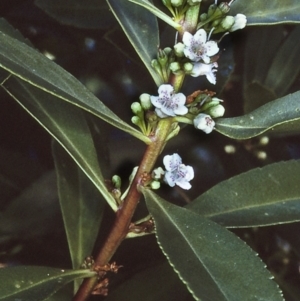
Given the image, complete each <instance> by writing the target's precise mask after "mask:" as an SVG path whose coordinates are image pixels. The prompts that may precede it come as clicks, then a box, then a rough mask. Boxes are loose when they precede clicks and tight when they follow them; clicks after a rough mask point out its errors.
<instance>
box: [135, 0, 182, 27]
mask: <svg viewBox="0 0 300 301" xmlns="http://www.w3.org/2000/svg"><path fill="white" fill-rule="evenodd" d="M129 1H130V2H133V3H135V4H138V5H140V6H142V7H144V8H146V9H147V10H149V11H150V12H151V13H152V14H153V15H155V16H156V17H158V18H160V19H161V20H163V21H164V22H166V23H167V24H169V25H170V26H172V27H174V28H175V29H180V28H181V25H180V24H179V23H177V22H175V21H173V19H172V18H171V17H170V16H168V15H166V14H165V13H164V12H162V11H161V10H160V9H158V8H157V7H156V6H154V5H153V4H152V2H150V1H149V0H129Z"/></svg>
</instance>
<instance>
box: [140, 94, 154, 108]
mask: <svg viewBox="0 0 300 301" xmlns="http://www.w3.org/2000/svg"><path fill="white" fill-rule="evenodd" d="M140 102H141V106H142V108H143V109H144V110H145V111H146V110H149V109H151V108H152V103H151V99H150V94H148V93H143V94H141V95H140Z"/></svg>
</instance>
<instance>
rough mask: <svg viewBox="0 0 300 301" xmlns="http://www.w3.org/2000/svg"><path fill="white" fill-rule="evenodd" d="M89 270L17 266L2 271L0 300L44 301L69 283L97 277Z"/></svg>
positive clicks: (0, 274)
mask: <svg viewBox="0 0 300 301" xmlns="http://www.w3.org/2000/svg"><path fill="white" fill-rule="evenodd" d="M95 275H96V273H95V272H91V271H89V270H61V269H55V268H48V267H35V266H17V267H8V268H2V269H0V282H1V290H0V300H3V301H16V300H22V301H33V300H35V301H43V300H46V299H47V298H48V297H50V296H51V295H52V294H54V293H55V292H56V291H58V290H59V289H60V288H62V287H63V286H64V285H66V284H67V283H69V282H71V281H73V280H75V279H79V278H89V277H93V276H95Z"/></svg>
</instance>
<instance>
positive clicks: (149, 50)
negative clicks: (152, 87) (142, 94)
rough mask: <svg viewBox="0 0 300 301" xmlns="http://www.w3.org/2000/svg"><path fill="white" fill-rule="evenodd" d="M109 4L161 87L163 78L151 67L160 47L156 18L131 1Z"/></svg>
mask: <svg viewBox="0 0 300 301" xmlns="http://www.w3.org/2000/svg"><path fill="white" fill-rule="evenodd" d="M107 2H108V4H109V6H110V8H111V10H112V12H113V14H114V15H115V17H116V19H117V20H118V22H119V23H120V25H121V27H122V29H123V31H124V32H125V34H126V36H127V38H128V40H129V41H130V43H131V44H132V46H133V47H134V49H135V51H136V52H137V54H138V55H139V56H140V58H141V60H142V62H143V63H144V64H145V66H146V68H147V69H148V71H149V73H150V74H151V76H152V78H153V80H154V82H155V83H156V85H157V86H160V85H161V84H162V82H161V78H160V77H159V76H158V74H157V73H156V72H155V71H154V69H153V68H152V66H151V61H152V60H153V59H155V58H156V56H157V47H158V46H159V35H158V32H159V31H158V24H157V19H156V17H155V16H154V15H152V14H151V13H149V12H148V11H147V10H145V9H144V8H142V7H140V6H138V5H136V4H133V3H130V2H129V1H119V0H108V1H107Z"/></svg>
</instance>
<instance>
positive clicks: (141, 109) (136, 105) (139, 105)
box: [131, 102, 143, 115]
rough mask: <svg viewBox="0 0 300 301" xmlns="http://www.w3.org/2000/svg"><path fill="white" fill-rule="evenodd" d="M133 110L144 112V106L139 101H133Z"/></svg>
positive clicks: (137, 112) (138, 112) (137, 113)
mask: <svg viewBox="0 0 300 301" xmlns="http://www.w3.org/2000/svg"><path fill="white" fill-rule="evenodd" d="M131 110H132V112H133V113H134V114H136V115H139V114H140V113H142V112H143V108H142V106H141V104H140V103H139V102H133V103H132V104H131Z"/></svg>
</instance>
